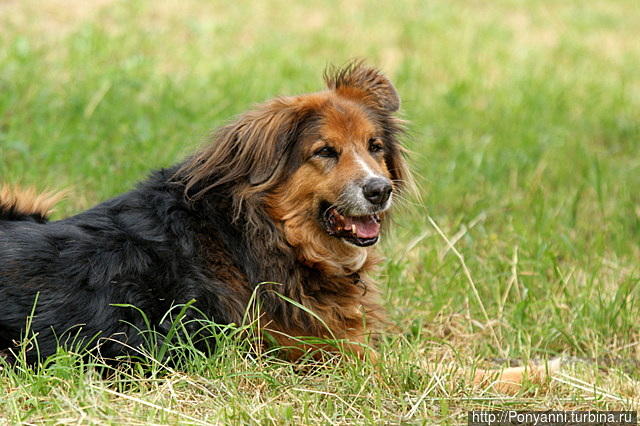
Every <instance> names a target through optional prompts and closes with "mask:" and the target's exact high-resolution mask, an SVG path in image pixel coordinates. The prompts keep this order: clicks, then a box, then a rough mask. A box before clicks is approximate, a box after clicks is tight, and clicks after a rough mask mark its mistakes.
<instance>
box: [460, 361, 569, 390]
mask: <svg viewBox="0 0 640 426" xmlns="http://www.w3.org/2000/svg"><path fill="white" fill-rule="evenodd" d="M559 370H560V359H555V360H552V361H550V362H549V363H547V364H543V365H534V364H529V365H527V366H521V367H510V368H505V369H503V370H476V372H475V376H474V378H473V383H474V384H475V385H479V386H491V387H492V388H493V389H495V390H496V391H498V392H500V393H505V394H510V395H511V394H515V393H517V392H518V391H519V390H520V389H522V385H523V384H524V383H525V382H530V383H536V384H541V383H543V382H544V381H545V380H546V379H547V378H548V377H549V376H550V375H551V374H552V373H555V372H557V371H559Z"/></svg>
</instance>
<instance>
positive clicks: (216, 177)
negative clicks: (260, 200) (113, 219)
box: [176, 98, 310, 199]
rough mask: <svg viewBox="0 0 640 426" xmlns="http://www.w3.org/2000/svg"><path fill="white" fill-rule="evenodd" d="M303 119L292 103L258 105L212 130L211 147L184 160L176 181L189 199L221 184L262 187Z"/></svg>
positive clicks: (282, 159)
mask: <svg viewBox="0 0 640 426" xmlns="http://www.w3.org/2000/svg"><path fill="white" fill-rule="evenodd" d="M309 116H310V112H309V111H307V110H305V109H304V108H301V107H299V106H298V105H297V104H296V102H295V101H294V100H293V99H292V98H280V99H274V100H272V101H269V102H267V103H265V104H262V105H259V106H258V107H257V108H255V109H253V110H251V111H249V112H247V113H245V114H243V115H241V116H240V117H238V118H237V119H236V120H235V121H233V122H232V123H230V124H228V125H226V126H223V127H221V128H220V129H218V130H217V131H216V132H215V133H214V134H213V136H212V138H211V139H212V140H211V143H210V144H209V145H208V146H206V147H205V148H204V149H203V150H202V151H200V152H199V153H197V154H196V155H195V156H193V157H192V158H190V159H188V160H187V161H186V162H185V163H184V164H183V165H182V167H181V168H180V169H179V170H178V172H177V173H176V177H178V178H179V179H180V180H182V181H184V182H185V184H186V192H187V194H188V196H189V197H190V198H192V199H198V198H200V197H201V196H202V195H204V194H205V193H206V192H209V191H212V190H220V189H221V188H222V187H224V186H227V185H233V186H239V187H242V186H247V185H248V186H258V185H262V184H265V183H267V182H268V181H269V180H271V179H272V177H274V176H275V175H276V172H277V170H281V169H282V168H283V167H284V165H285V164H286V163H287V161H286V160H287V159H286V157H287V154H288V152H290V151H291V148H292V146H293V145H294V143H295V141H296V140H297V139H298V137H299V135H300V133H301V132H302V129H303V125H304V123H305V122H307V121H308V118H309Z"/></svg>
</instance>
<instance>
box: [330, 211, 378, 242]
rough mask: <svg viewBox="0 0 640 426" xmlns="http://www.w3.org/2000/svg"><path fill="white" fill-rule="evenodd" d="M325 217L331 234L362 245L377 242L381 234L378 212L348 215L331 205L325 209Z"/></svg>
mask: <svg viewBox="0 0 640 426" xmlns="http://www.w3.org/2000/svg"><path fill="white" fill-rule="evenodd" d="M323 219H324V225H325V228H326V230H327V233H328V234H329V235H331V236H334V237H337V238H343V239H344V240H346V241H348V242H350V243H352V244H355V245H357V246H360V247H366V246H370V245H372V244H375V243H376V242H377V241H378V237H379V236H380V216H378V215H377V214H372V215H366V216H347V215H343V214H341V213H340V212H339V211H338V209H337V208H335V207H330V208H328V209H325V210H324V215H323Z"/></svg>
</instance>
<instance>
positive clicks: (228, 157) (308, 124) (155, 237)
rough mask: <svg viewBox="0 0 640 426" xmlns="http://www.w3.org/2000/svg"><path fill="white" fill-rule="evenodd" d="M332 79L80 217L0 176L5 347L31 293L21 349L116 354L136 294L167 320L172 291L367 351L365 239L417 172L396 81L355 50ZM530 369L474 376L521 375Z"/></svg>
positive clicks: (374, 313)
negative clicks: (56, 213) (26, 342)
mask: <svg viewBox="0 0 640 426" xmlns="http://www.w3.org/2000/svg"><path fill="white" fill-rule="evenodd" d="M325 82H326V85H327V90H324V91H321V92H318V93H312V94H307V95H302V96H295V97H283V98H277V99H274V100H271V101H269V102H266V103H264V104H262V105H259V106H257V107H256V108H254V109H253V110H251V111H249V112H247V113H245V114H243V115H241V116H240V117H238V118H236V119H235V120H234V121H232V122H231V123H229V124H228V125H226V126H224V127H222V128H220V129H218V130H217V131H216V132H215V133H214V134H213V136H212V137H211V140H210V142H209V144H208V145H207V146H205V147H204V148H203V149H202V150H201V151H200V152H199V153H197V154H195V155H194V156H192V157H190V158H187V159H186V160H185V161H183V162H181V163H180V164H177V165H176V166H174V167H172V168H168V169H162V170H159V171H156V172H154V173H153V174H151V176H150V177H149V178H148V179H147V180H146V181H144V182H142V183H141V184H140V185H139V186H138V187H137V188H136V189H134V190H133V191H131V192H128V193H126V194H123V195H121V196H119V197H116V198H114V199H111V200H109V201H106V202H104V203H102V204H100V205H98V206H96V207H93V208H92V209H90V210H87V211H85V212H83V213H80V214H78V215H76V216H73V217H70V218H67V219H63V220H59V221H55V222H48V221H47V215H48V212H49V210H50V208H51V206H52V204H53V202H54V201H55V197H54V196H52V194H45V195H43V196H38V195H37V194H35V192H33V191H20V190H18V189H15V188H13V189H10V188H4V189H3V190H2V191H0V354H7V353H9V352H12V350H13V349H14V348H15V344H16V342H18V341H20V339H21V338H24V337H28V336H25V333H26V324H27V318H28V317H29V316H30V314H31V312H32V309H34V308H35V310H34V311H33V312H34V315H33V317H32V320H31V324H30V332H31V333H33V335H35V336H36V339H37V345H35V346H34V347H37V350H35V349H33V350H31V351H27V354H26V358H27V360H28V361H29V362H35V361H37V360H40V359H42V358H44V357H46V356H48V355H51V354H52V353H54V352H55V351H56V347H57V346H58V345H59V344H62V343H64V342H66V341H67V340H68V339H73V340H74V341H75V342H76V343H78V341H80V342H81V343H83V342H92V343H91V345H92V347H94V349H95V348H96V347H98V346H99V350H100V354H101V355H102V356H103V357H105V358H107V359H114V358H116V357H118V356H120V355H127V354H128V353H129V352H130V350H131V349H134V350H135V348H137V347H138V346H140V345H141V344H142V343H143V341H144V337H143V336H142V334H141V332H140V330H144V329H145V328H146V325H145V322H144V321H143V317H142V316H141V315H140V313H139V311H138V309H139V310H141V311H142V312H144V314H145V315H146V317H147V318H148V320H149V322H150V324H153V325H154V326H155V327H156V328H157V330H158V331H159V332H160V333H166V332H167V330H168V328H169V327H170V321H169V320H168V319H165V320H164V321H162V319H163V318H167V317H165V316H164V315H165V313H166V312H167V311H168V310H170V309H171V308H172V306H175V305H176V304H184V303H187V302H189V301H190V300H195V305H194V306H195V308H197V310H193V312H199V313H201V314H202V315H204V317H205V319H207V320H211V321H214V322H215V323H218V324H231V323H235V324H241V323H242V322H243V320H245V319H246V318H247V316H246V312H247V308H248V305H249V304H250V302H251V300H253V298H254V297H255V298H256V299H257V300H258V304H257V306H259V312H258V314H257V317H258V319H259V323H260V324H261V326H262V330H263V331H265V332H268V333H269V334H270V335H271V336H272V337H273V338H274V339H275V341H276V342H277V344H279V345H281V346H283V347H289V349H288V350H286V351H285V353H286V356H287V357H288V358H290V359H292V360H293V359H295V358H297V357H299V356H300V355H302V354H304V353H305V351H307V350H309V349H314V348H318V347H319V346H322V347H323V348H324V349H329V350H334V349H336V347H335V346H331V345H327V344H325V345H319V344H317V343H316V344H303V343H300V340H299V339H298V338H300V337H305V336H309V337H315V338H320V339H326V338H332V339H336V340H340V341H344V342H347V343H345V344H343V345H340V346H341V347H340V349H341V350H346V351H349V352H354V353H356V354H358V355H360V356H362V355H363V354H364V349H363V348H365V347H366V345H364V343H366V342H367V341H368V340H369V338H373V339H374V340H375V337H376V335H377V334H378V333H379V332H380V331H381V329H382V326H383V324H384V322H385V320H384V312H383V309H382V307H381V306H380V304H379V301H378V295H379V292H378V289H377V287H376V284H375V282H374V281H373V280H372V278H371V277H370V272H371V271H372V269H373V268H374V266H375V265H376V263H378V262H379V258H378V257H377V256H376V254H375V253H374V251H373V248H372V247H371V245H372V244H374V243H375V242H377V240H378V233H379V230H380V226H379V224H378V222H379V221H385V222H388V212H389V208H390V205H391V203H392V200H393V199H394V198H397V196H398V195H399V193H401V192H402V191H403V190H404V189H405V187H406V186H407V184H408V183H409V182H410V180H411V178H410V175H409V172H408V169H407V165H406V162H405V158H404V152H405V151H404V149H403V147H402V145H401V144H400V142H399V140H398V136H399V135H400V134H401V133H402V121H401V120H399V119H398V118H397V117H396V116H395V113H396V112H397V110H398V108H399V106H400V101H399V98H398V95H397V93H396V91H395V89H394V87H393V86H392V85H391V83H390V82H389V80H388V79H387V78H386V77H385V76H384V75H383V74H382V73H380V72H379V71H377V70H375V69H373V68H369V67H366V66H364V65H362V64H361V63H357V62H356V63H352V64H350V65H348V66H346V67H344V68H342V69H337V70H333V71H330V72H328V73H327V74H326V75H325ZM368 182H374V183H376V184H377V185H382V186H383V187H384V188H386V189H385V191H386V192H384V194H383V192H380V191H378V192H376V193H375V194H377V195H380V197H381V198H380V200H377V198H376V202H373V201H371V200H373V199H374V198H375V197H377V195H375V194H374V198H367V197H369V196H370V195H371V193H369V195H363V194H365V193H367V192H366V191H367V190H366V187H367V183H368ZM383 195H384V196H383ZM115 305H120V306H115ZM122 305H130V306H132V307H133V306H134V307H136V308H137V309H133V308H131V307H129V308H127V307H126V306H122ZM301 307H302V308H301ZM189 312H191V311H189ZM193 312H191V315H195V314H194V313H193ZM310 312H312V313H310ZM252 319H256V318H252ZM196 328H197V327H196ZM191 331H192V332H193V334H194V335H197V334H199V333H198V332H196V330H195V328H194V329H193V330H191ZM200 334H201V333H200ZM96 338H97V339H96ZM206 338H207V336H198V338H197V339H196V340H197V341H200V342H202V341H203V340H201V339H204V340H206ZM211 344H214V342H210V341H208V342H205V344H203V346H202V347H203V348H210V347H211ZM523 372H524V371H523V369H517V370H513V369H511V370H507V371H505V373H504V374H503V375H502V376H500V375H499V374H498V375H497V376H496V375H494V374H493V373H492V372H487V371H484V370H482V371H478V372H476V374H475V379H474V381H475V382H476V383H486V382H487V381H488V380H493V379H496V380H497V381H498V382H500V381H501V380H502V381H505V380H507V381H509V382H511V383H514V384H515V385H516V386H519V383H520V382H521V380H522V373H523ZM510 386H511V385H510Z"/></svg>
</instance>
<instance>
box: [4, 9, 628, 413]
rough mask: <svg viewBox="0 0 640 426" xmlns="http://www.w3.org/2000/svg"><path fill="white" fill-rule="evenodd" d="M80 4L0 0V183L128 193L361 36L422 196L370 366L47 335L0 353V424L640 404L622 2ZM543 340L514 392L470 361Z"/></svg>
mask: <svg viewBox="0 0 640 426" xmlns="http://www.w3.org/2000/svg"><path fill="white" fill-rule="evenodd" d="M74 3H75V7H72V6H68V5H67V4H66V3H65V2H62V1H60V0H41V1H38V2H36V1H32V0H29V1H16V0H4V1H3V2H0V180H1V181H2V182H5V183H7V182H9V183H20V184H21V185H33V186H36V187H37V188H39V189H42V190H44V189H69V190H70V196H69V197H68V198H67V199H66V200H65V201H64V202H62V203H61V204H60V206H59V208H58V210H57V212H56V217H63V216H66V215H69V214H72V213H75V212H78V211H80V210H82V209H84V208H87V207H90V206H91V205H93V204H94V203H97V202H98V201H101V200H104V199H106V198H108V197H111V196H114V195H116V194H118V193H121V192H123V191H126V190H127V189H129V188H131V187H132V185H134V184H135V182H137V181H139V180H140V179H142V178H144V176H145V175H146V174H147V173H148V171H149V170H150V169H152V168H157V167H161V166H165V165H169V164H172V163H174V162H176V161H177V160H178V159H179V158H181V157H182V156H184V155H186V154H187V153H189V152H191V151H192V150H194V149H195V148H196V147H197V146H198V145H199V143H200V141H201V140H202V139H203V137H204V136H205V135H206V134H207V132H208V131H209V130H210V129H212V128H214V127H216V126H218V125H220V124H221V123H224V122H225V120H228V119H229V118H230V117H232V116H233V115H234V114H236V113H239V112H241V111H244V110H246V109H247V108H248V107H250V105H251V104H253V103H255V102H259V101H261V100H264V99H267V98H270V97H273V96H275V95H278V94H293V93H300V92H306V91H315V90H318V89H319V88H320V74H321V71H322V69H323V68H324V67H325V65H326V64H327V63H337V64H340V63H343V62H345V61H346V60H348V59H349V58H352V57H363V58H367V59H368V60H369V61H370V62H372V63H375V64H377V65H379V66H381V67H382V68H383V69H385V70H386V71H387V72H388V74H389V75H390V76H391V77H392V79H393V81H394V82H395V83H396V85H397V88H398V91H399V93H400V94H401V97H402V99H403V114H404V117H405V118H407V119H408V120H409V121H410V134H409V136H408V137H407V138H406V141H407V144H408V146H409V147H410V149H411V150H412V155H411V162H412V166H413V169H414V171H415V173H416V175H417V176H418V183H419V186H420V192H421V194H422V200H413V201H410V202H408V203H407V205H406V206H405V208H404V209H403V210H402V212H401V213H400V214H399V215H397V216H396V222H397V223H396V225H395V227H394V232H393V234H392V235H389V236H388V237H387V238H386V239H385V241H384V243H383V247H382V248H383V250H384V252H385V254H386V255H387V261H386V262H385V263H384V265H383V267H382V269H381V271H380V282H381V283H382V284H383V286H384V289H385V291H384V298H385V305H386V306H388V307H389V313H390V316H391V319H392V322H393V324H394V329H393V330H391V332H390V333H389V335H388V337H387V338H386V339H385V341H384V342H383V343H382V345H381V347H380V348H379V350H380V356H381V363H380V364H379V366H378V367H376V366H373V365H371V364H369V363H361V362H356V361H353V360H335V361H334V362H330V363H328V364H327V365H321V366H316V367H314V369H313V370H314V371H313V372H312V373H310V372H309V371H302V372H301V371H298V370H296V367H294V366H291V365H289V364H286V363H282V362H279V361H278V360H277V359H275V358H273V357H270V356H268V354H267V355H263V356H258V357H250V356H247V355H246V350H245V349H246V348H244V345H245V344H246V342H243V341H241V340H238V339H235V340H234V339H231V340H229V341H228V342H226V343H225V345H224V347H225V350H224V351H221V352H220V353H219V354H218V355H217V356H215V357H211V358H204V357H202V356H199V355H198V354H197V353H195V352H193V351H191V352H190V351H189V348H188V347H187V348H183V349H184V350H186V351H187V352H186V353H187V355H189V354H190V355H189V356H187V357H186V358H188V359H187V361H185V363H184V365H182V366H181V368H180V369H172V368H170V367H168V366H163V365H158V364H157V363H156V362H154V361H153V360H152V358H151V357H147V360H148V361H147V363H146V364H145V363H142V365H139V366H137V367H132V368H131V369H129V370H126V369H125V370H124V371H120V372H117V373H114V375H113V376H111V377H107V378H105V377H104V376H102V375H100V374H98V372H97V371H96V369H95V368H92V367H91V366H89V365H86V364H85V363H84V362H83V361H82V360H81V359H80V358H79V357H78V356H77V355H75V354H73V353H66V352H64V351H61V352H60V353H59V354H57V355H56V357H55V358H56V360H57V362H52V363H49V364H47V365H45V366H42V367H39V368H26V367H24V366H22V367H19V368H13V369H7V368H5V369H4V370H2V371H1V372H0V392H1V394H2V395H3V396H2V397H1V398H0V423H3V422H6V423H17V422H29V423H41V422H45V423H56V422H62V423H66V422H80V423H130V424H142V423H144V424H146V423H176V422H184V423H194V424H198V423H218V422H225V423H226V422H256V423H296V424H297V423H318V422H321V423H369V422H370V423H378V422H391V423H399V422H403V421H406V422H417V423H421V422H424V423H450V422H451V423H460V422H464V421H466V420H465V419H466V417H465V416H466V414H465V413H466V411H467V410H470V409H478V408H486V409H488V408H491V409H507V408H527V409H536V410H542V409H571V408H584V409H605V408H606V409H634V410H637V409H638V406H639V401H640V383H639V381H640V372H639V371H638V365H639V363H638V360H639V359H640V326H639V323H638V317H639V316H640V300H639V299H640V289H639V285H638V284H639V283H640V267H639V266H638V265H639V263H638V260H639V259H640V244H639V243H640V120H639V119H638V117H640V79H639V78H638V69H640V43H639V42H638V40H640V9H639V8H638V7H637V4H636V1H634V0H618V1H615V2H612V1H604V0H593V1H589V2H583V1H580V0H566V1H562V2H560V1H556V2H549V1H542V0H538V1H536V0H532V1H528V2H522V1H516V0H513V1H508V0H499V1H494V2H490V3H487V2H478V1H461V0H455V1H445V0H431V1H418V0H415V1H413V0H407V1H402V2H374V1H372V2H364V1H352V2H345V3H341V2H336V1H322V2H321V1H311V2H300V3H293V4H292V3H291V2H284V1H277V0H269V1H264V2H259V3H258V2H254V3H253V4H250V3H246V2H217V1H215V2H205V1H196V0H189V1H181V2H175V1H161V2H151V1H138V0H136V1H131V2H124V1H109V0H101V1H97V0H92V1H88V2H74ZM430 218H431V219H432V221H433V223H431V220H430ZM434 224H435V226H434ZM438 229H440V230H441V232H442V235H440V233H439V231H438ZM443 237H445V238H443ZM446 239H449V240H450V241H452V242H454V244H455V250H454V249H449V248H448V247H449V246H448V243H447V242H446V241H445V240H446ZM457 254H459V255H460V256H458V255H457ZM474 288H475V290H477V292H478V296H479V298H478V297H476V296H475V294H474ZM484 312H486V316H485V313H484ZM554 357H562V358H563V359H565V360H566V362H565V363H564V366H563V369H562V372H561V373H560V374H559V375H557V376H555V378H554V379H553V380H551V381H549V382H548V383H546V384H543V385H539V386H534V385H532V386H529V387H527V388H525V389H524V390H523V391H522V392H521V393H520V394H518V395H516V396H505V395H501V394H498V393H496V392H495V391H493V390H491V389H486V388H482V387H474V386H472V385H471V384H469V383H468V382H466V381H465V380H464V379H465V376H464V373H461V371H462V369H468V368H470V367H471V366H474V365H476V364H479V365H486V366H494V367H495V366H500V365H505V364H506V363H507V362H508V361H509V360H513V359H516V360H521V361H526V360H530V359H550V358H554ZM456 369H458V370H456Z"/></svg>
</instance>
